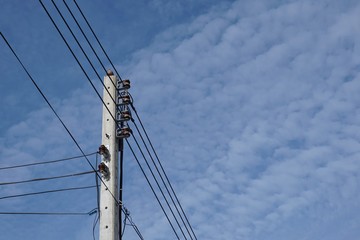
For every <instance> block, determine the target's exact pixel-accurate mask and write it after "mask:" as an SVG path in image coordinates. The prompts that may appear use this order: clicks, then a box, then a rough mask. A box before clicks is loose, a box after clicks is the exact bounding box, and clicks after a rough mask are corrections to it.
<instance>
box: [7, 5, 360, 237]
mask: <svg viewBox="0 0 360 240" xmlns="http://www.w3.org/2000/svg"><path fill="white" fill-rule="evenodd" d="M43 2H44V4H46V6H47V7H49V11H50V13H51V14H52V16H53V17H54V20H55V21H56V22H57V23H59V28H60V29H62V31H63V33H64V36H65V38H66V39H68V40H69V41H70V40H71V39H72V36H71V33H70V32H68V31H66V25H65V24H63V23H62V19H61V17H60V16H58V15H56V9H55V8H54V7H53V6H52V3H51V1H43ZM66 3H67V4H68V5H69V7H70V8H71V9H72V10H74V14H75V16H76V17H77V19H78V20H79V24H81V26H83V27H84V30H85V29H86V31H88V29H87V28H86V22H85V21H84V20H83V19H82V18H81V14H80V13H79V12H78V11H77V10H76V9H77V8H76V5H75V4H74V3H73V1H71V0H67V1H66ZM77 3H78V4H79V6H80V7H81V9H82V11H83V12H84V14H85V15H86V17H87V20H88V21H89V23H90V24H91V26H92V28H93V29H94V31H95V32H96V33H97V37H98V39H99V40H100V41H101V43H102V45H103V47H104V49H106V50H107V53H108V55H109V57H110V58H111V60H112V62H113V64H114V66H115V67H116V68H117V70H118V71H119V73H120V74H121V77H122V78H124V79H125V78H129V79H130V80H131V84H132V87H131V94H132V97H133V99H134V105H135V106H136V110H137V111H138V112H139V114H140V115H141V120H142V122H143V124H144V126H145V128H146V131H147V133H148V134H149V136H150V138H151V141H152V144H153V145H154V148H155V149H156V154H157V155H158V156H159V158H160V159H161V162H162V165H163V168H164V169H165V171H166V173H167V176H168V177H169V180H170V181H171V183H172V185H173V187H174V189H175V191H176V194H177V197H178V199H179V200H180V202H181V204H182V207H183V208H184V211H185V212H186V214H187V216H188V217H189V220H190V223H191V226H192V227H193V230H194V232H195V233H196V237H197V238H198V239H210V240H211V239H242V240H247V239H251V240H257V239H259V240H260V239H265V238H266V239H270V240H272V239H274V240H281V239H284V240H285V239H295V240H297V239H327V240H338V239H357V236H358V235H359V231H360V230H359V229H360V228H359V225H360V219H359V212H360V208H359V204H358V199H359V195H360V189H359V187H360V186H359V185H360V178H359V174H358V173H359V169H360V162H359V161H358V159H359V157H358V152H359V151H358V148H359V139H360V138H359V137H360V136H359V131H358V129H359V121H358V119H360V112H359V108H358V105H359V100H360V99H359V94H358V92H359V88H360V85H359V70H360V67H359V66H360V58H359V57H358V56H360V54H359V51H360V48H359V42H360V41H359V40H360V39H359V38H360V34H359V33H360V31H359V26H358V22H359V20H360V19H359V16H360V5H359V3H358V1H355V0H349V1H335V0H334V1H325V0H324V1H323V0H320V1H311V0H305V1H297V0H295V1H293V0H292V1H275V0H270V1H261V0H260V1H250V0H249V1H247V0H238V1H225V0H224V1H220V2H219V1H211V0H199V1H196V2H194V1H188V0H183V1H177V0H175V1H170V2H169V1H163V0H150V1H141V0H140V1H137V2H136V3H134V1H127V0H124V1H91V2H88V1H85V0H78V1H77ZM0 4H1V6H2V7H1V9H0V31H1V32H2V33H3V34H4V35H5V36H6V38H7V39H8V40H9V42H10V43H11V44H12V45H13V47H14V48H15V49H16V52H17V53H18V54H19V56H21V58H22V60H23V62H24V65H26V66H27V67H28V68H29V71H30V72H31V73H32V76H33V77H34V79H36V80H37V83H38V85H39V87H40V88H41V89H42V90H43V91H44V92H45V93H46V96H48V97H49V100H50V101H51V102H52V103H53V105H54V107H55V109H56V110H57V111H58V113H59V115H60V116H61V117H62V119H63V120H64V122H65V123H66V125H67V126H68V127H69V129H71V132H72V133H73V135H74V137H75V138H76V140H77V141H78V143H79V145H80V146H81V148H82V149H83V150H84V152H86V153H92V152H95V151H96V150H97V148H98V146H99V145H100V144H101V143H100V139H101V114H102V112H101V111H102V103H101V102H100V101H99V99H98V97H97V96H96V93H95V92H94V89H93V88H92V87H91V86H90V85H89V84H88V82H87V80H86V77H85V76H84V73H83V72H82V70H81V69H80V68H79V66H78V65H77V63H76V61H75V60H74V58H73V56H72V55H71V53H69V51H68V49H67V48H66V45H65V44H64V42H63V40H62V39H61V37H60V36H59V34H58V33H57V32H56V29H55V28H54V26H53V25H52V23H51V21H50V20H49V19H48V17H47V15H46V13H45V12H44V11H43V9H42V8H41V5H40V4H39V3H38V1H25V2H24V1H20V0H15V1H5V0H0ZM56 4H57V5H58V7H59V10H60V11H61V12H62V13H63V14H64V18H65V19H66V20H68V21H69V25H70V26H73V30H74V34H76V36H78V40H79V43H80V44H81V45H82V46H83V47H84V50H85V51H86V52H87V53H91V51H92V49H91V48H90V47H89V46H88V45H87V40H86V39H85V38H83V36H82V33H81V31H80V30H79V29H78V28H76V23H75V22H74V21H73V18H72V16H71V14H70V13H69V12H68V11H67V8H66V6H64V5H63V4H62V1H56ZM86 33H88V35H87V36H88V38H89V39H88V40H89V41H90V42H91V43H94V46H93V47H94V50H96V51H97V52H98V53H101V47H100V46H98V45H97V44H95V43H96V38H95V37H94V36H93V35H91V31H90V32H86ZM69 43H71V44H72V45H71V46H72V47H74V53H75V54H76V56H78V57H79V61H81V62H82V63H83V64H84V70H85V71H86V72H87V73H88V74H89V78H90V80H91V81H93V82H94V87H95V88H96V89H97V90H98V91H101V92H102V86H101V84H100V82H99V81H98V79H97V78H98V77H97V76H96V74H95V73H94V71H93V70H92V67H91V66H90V65H89V64H88V63H87V60H86V58H85V56H83V55H82V52H81V50H80V49H79V48H77V47H76V43H75V42H74V41H73V40H71V41H70V42H69ZM89 57H91V61H92V63H93V64H94V68H95V69H96V70H98V71H99V73H101V74H100V76H101V77H103V75H104V73H103V66H101V64H100V63H99V61H98V59H96V56H94V55H89ZM99 58H100V60H101V61H103V63H105V64H104V66H105V67H106V68H111V64H110V63H109V62H108V61H107V57H106V56H105V55H103V54H99ZM0 61H1V64H0V68H1V69H0V70H1V71H0V75H1V76H0V79H1V88H0V94H1V102H2V105H1V107H0V112H1V115H0V116H1V125H0V131H1V134H0V157H1V159H2V160H1V162H0V163H1V165H0V166H17V165H23V164H26V163H34V162H37V161H38V160H40V159H41V160H44V161H47V160H49V161H50V160H52V159H63V158H67V157H69V156H77V155H79V152H78V149H77V148H76V146H74V144H73V142H72V141H71V139H69V137H68V136H67V133H66V132H64V130H63V129H62V126H61V124H59V122H58V120H57V119H56V118H54V116H53V114H52V113H51V112H50V111H49V109H48V107H47V106H46V105H45V103H44V102H43V100H42V99H41V97H40V96H39V95H38V93H37V92H36V91H34V87H33V86H32V85H31V83H30V82H29V81H28V79H27V76H26V74H25V73H24V72H22V71H21V68H20V67H19V64H18V63H17V62H16V59H14V57H13V56H12V55H11V52H10V51H9V50H8V48H7V47H6V45H5V44H3V43H1V44H0ZM133 115H134V114H133ZM133 117H134V116H133ZM135 122H136V124H139V122H138V120H137V119H135ZM132 128H133V131H134V130H135V127H134V125H133V126H132ZM140 130H141V129H140ZM135 137H136V139H137V140H139V144H140V145H141V147H145V146H143V143H142V142H140V140H141V139H142V138H141V137H140V136H139V135H136V136H135ZM143 137H145V135H143ZM145 140H146V139H145ZM130 143H131V145H132V146H133V147H134V150H135V151H136V155H137V157H139V158H142V154H141V152H139V151H138V149H137V148H136V144H135V142H130ZM144 150H146V148H143V153H144V155H145V157H146V158H147V159H148V160H150V161H151V160H152V159H151V157H150V156H148V152H147V151H144ZM150 150H151V149H150ZM150 152H151V151H150ZM151 154H152V152H151ZM89 158H93V157H91V156H89ZM124 159H125V163H124V166H125V169H124V170H125V171H124V173H125V176H124V202H125V203H126V208H127V209H129V211H130V212H131V217H132V219H134V221H135V222H136V226H137V227H138V229H139V230H140V231H141V235H142V236H143V238H144V239H160V240H161V239H169V236H173V239H176V237H175V236H174V233H173V231H172V229H171V228H170V227H169V224H168V221H167V219H166V217H165V216H164V214H163V213H162V211H161V209H160V208H159V206H158V203H157V202H156V199H154V196H153V193H152V192H151V189H150V188H148V186H147V182H146V180H145V179H144V177H143V173H142V172H141V170H140V169H139V166H138V164H137V163H136V161H134V160H135V159H134V156H133V155H132V153H131V151H130V150H129V149H126V150H125V154H124ZM140 160H142V159H140ZM154 160H156V158H154ZM150 161H149V163H150V164H152V162H150ZM155 162H156V161H155ZM142 164H143V165H142V166H144V167H146V164H145V163H142ZM90 170H91V169H89V166H88V165H87V163H86V162H85V161H80V160H79V161H64V162H59V163H56V164H44V165H36V166H31V167H22V168H14V169H6V170H2V174H1V179H0V182H3V183H7V182H14V181H18V180H19V181H20V180H22V179H24V180H27V179H36V178H38V177H41V176H45V177H47V176H64V175H67V174H71V173H80V172H86V171H90ZM144 170H146V172H145V173H146V175H147V176H149V177H151V172H150V171H149V170H148V169H147V168H144ZM154 174H155V175H156V174H157V171H156V169H155V171H154ZM74 179H75V178H63V179H58V180H52V181H39V182H34V183H22V184H15V185H16V187H15V185H4V186H0V189H1V196H13V195H21V194H27V193H32V192H41V191H44V190H51V189H54V190H55V189H65V188H71V187H81V186H92V185H94V176H93V175H92V174H89V176H88V175H83V176H78V177H76V180H74ZM149 179H150V178H149ZM160 180H161V179H160V178H159V184H160V185H161V186H163V182H162V181H160ZM165 180H166V179H165ZM151 181H152V182H151V183H152V184H154V186H156V183H155V182H154V181H153V180H152V179H151ZM164 189H165V188H164ZM170 190H171V189H170ZM170 192H171V191H170ZM164 193H165V194H167V191H165V192H164ZM42 195H43V194H39V195H37V196H27V197H20V198H12V199H9V200H7V199H2V200H1V202H0V212H4V213H5V212H12V213H15V212H28V213H31V212H32V213H51V212H52V213H60V212H63V213H87V212H88V211H89V209H93V208H94V207H96V204H97V203H96V190H95V189H88V190H83V191H81V194H80V191H64V192H62V193H51V194H46V197H44V196H42ZM44 195H45V194H44ZM160 195H161V193H160ZM169 200H170V201H169V203H170V205H173V202H172V201H171V199H169ZM174 200H176V199H174ZM175 202H176V201H175ZM162 203H163V204H164V206H165V207H167V205H166V202H165V201H163V202H162ZM180 212H181V211H180ZM169 213H170V212H169ZM174 213H175V215H177V214H178V212H177V211H176V209H175V208H174ZM170 214H171V213H170ZM129 219H131V218H129ZM129 219H127V220H129ZM0 220H1V223H2V224H1V225H0V226H1V227H0V230H1V232H2V233H3V237H4V238H6V239H14V240H17V239H24V238H27V239H40V240H42V239H55V240H56V239H91V238H92V237H93V236H92V235H93V229H92V228H93V222H94V216H86V215H84V216H76V217H75V216H56V217H55V216H46V215H44V216H42V215H41V216H37V215H27V216H21V215H7V214H4V215H0ZM171 220H172V219H171ZM178 220H179V224H180V225H183V222H182V221H181V219H180V218H179V219H178ZM129 221H130V220H129ZM172 221H173V220H172ZM173 222H174V226H176V225H177V224H176V222H175V221H173ZM184 222H186V221H185V219H184ZM14 226H19V227H20V226H26V228H21V229H19V227H17V228H14ZM130 228H131V226H130ZM130 228H128V227H126V231H125V232H124V239H139V236H138V234H137V232H136V231H134V230H133V229H130ZM45 229H46V231H45ZM188 230H189V232H190V233H192V232H191V230H190V229H188ZM177 231H178V234H179V237H180V238H181V239H182V238H183V236H182V233H181V231H179V230H178V229H177ZM183 231H184V233H185V234H187V233H188V231H187V230H186V228H184V229H183ZM188 239H190V237H189V238H188Z"/></svg>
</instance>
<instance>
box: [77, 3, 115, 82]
mask: <svg viewBox="0 0 360 240" xmlns="http://www.w3.org/2000/svg"><path fill="white" fill-rule="evenodd" d="M73 2H74V3H75V5H76V7H77V9H78V10H79V12H80V14H81V16H82V17H83V18H84V20H85V22H86V24H87V26H88V27H89V29H90V31H91V33H92V34H93V35H94V37H95V39H96V41H97V43H98V44H99V46H100V48H101V50H102V51H103V53H104V55H105V56H106V58H107V60H108V61H109V62H110V64H111V67H112V68H113V69H114V70H115V72H116V75H117V76H118V77H119V78H120V81H122V79H121V76H120V74H119V73H118V71H117V70H116V68H115V66H114V64H113V62H112V61H111V59H110V57H109V55H108V54H107V53H106V51H105V49H104V47H103V45H102V44H101V42H100V40H99V38H98V37H97V35H96V33H95V32H94V30H93V28H92V27H91V25H90V23H89V21H88V20H87V18H86V17H85V15H84V13H83V11H82V10H81V8H80V6H79V5H78V4H77V2H76V0H73Z"/></svg>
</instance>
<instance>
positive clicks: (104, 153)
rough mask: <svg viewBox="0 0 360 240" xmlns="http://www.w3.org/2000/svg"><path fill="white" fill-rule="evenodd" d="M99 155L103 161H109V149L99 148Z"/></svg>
mask: <svg viewBox="0 0 360 240" xmlns="http://www.w3.org/2000/svg"><path fill="white" fill-rule="evenodd" d="M99 154H100V155H101V156H103V157H104V159H110V152H109V149H107V148H106V147H105V145H101V146H100V147H99Z"/></svg>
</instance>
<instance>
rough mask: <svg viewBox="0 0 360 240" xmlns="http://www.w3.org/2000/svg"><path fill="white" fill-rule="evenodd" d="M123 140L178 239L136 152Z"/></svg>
mask: <svg viewBox="0 0 360 240" xmlns="http://www.w3.org/2000/svg"><path fill="white" fill-rule="evenodd" d="M125 140H126V143H127V145H128V147H129V148H130V151H131V152H132V154H133V156H134V158H135V160H136V162H137V163H138V165H139V167H140V170H141V172H142V173H143V175H144V177H145V179H146V181H147V183H148V184H149V186H150V188H151V191H152V192H153V194H154V195H155V198H156V200H157V201H158V203H159V205H160V207H161V209H162V211H163V213H164V214H165V217H166V219H167V220H168V222H169V224H170V226H171V228H172V230H173V232H174V233H175V235H176V237H177V239H180V238H179V236H178V234H177V232H176V231H175V228H174V226H173V224H172V223H171V221H170V219H169V216H168V215H167V213H166V211H165V209H164V207H163V205H162V204H161V202H160V199H159V197H158V196H157V194H156V192H155V190H154V188H153V186H152V185H151V182H150V180H149V178H148V177H147V176H146V173H145V171H144V169H143V167H142V166H141V164H140V162H139V159H138V158H137V156H136V154H135V152H134V150H133V148H132V147H131V145H130V143H129V141H128V140H127V139H125Z"/></svg>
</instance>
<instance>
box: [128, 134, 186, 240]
mask: <svg viewBox="0 0 360 240" xmlns="http://www.w3.org/2000/svg"><path fill="white" fill-rule="evenodd" d="M133 139H134V141H135V143H136V145H137V147H138V148H139V151H140V153H141V155H142V157H143V158H144V160H145V163H146V165H147V167H148V168H149V170H150V173H151V175H152V177H153V179H154V180H155V183H156V185H157V186H158V188H159V190H160V192H161V194H162V196H163V198H164V199H165V202H166V204H167V206H168V207H169V209H170V212H171V214H172V216H173V217H174V219H175V221H176V223H177V225H178V227H179V228H180V231H181V233H182V234H183V236H184V238H185V240H186V239H187V238H186V236H185V233H184V231H183V229H182V228H181V225H180V223H179V221H178V219H177V217H176V216H175V213H174V211H173V210H172V208H171V206H170V204H169V202H168V200H167V198H166V197H165V194H164V192H163V190H162V189H161V187H160V184H159V182H158V180H157V178H156V177H155V174H154V172H153V170H152V169H151V167H150V165H149V163H148V161H147V159H146V157H145V154H144V152H143V151H142V150H141V147H140V145H139V142H138V141H137V140H136V138H135V136H134V135H133Z"/></svg>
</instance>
